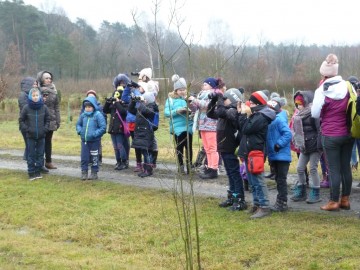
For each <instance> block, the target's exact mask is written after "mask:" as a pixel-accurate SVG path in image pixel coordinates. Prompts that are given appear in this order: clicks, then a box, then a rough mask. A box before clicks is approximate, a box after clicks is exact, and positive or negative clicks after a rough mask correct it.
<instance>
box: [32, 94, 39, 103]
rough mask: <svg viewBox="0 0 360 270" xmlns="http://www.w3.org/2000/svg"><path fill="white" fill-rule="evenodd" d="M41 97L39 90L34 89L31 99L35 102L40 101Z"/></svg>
mask: <svg viewBox="0 0 360 270" xmlns="http://www.w3.org/2000/svg"><path fill="white" fill-rule="evenodd" d="M39 99H40V93H39V91H32V92H31V100H32V101H34V102H38V101H39Z"/></svg>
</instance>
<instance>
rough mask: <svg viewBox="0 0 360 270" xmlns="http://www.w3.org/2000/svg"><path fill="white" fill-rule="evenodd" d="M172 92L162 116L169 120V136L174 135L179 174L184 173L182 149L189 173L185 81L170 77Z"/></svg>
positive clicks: (189, 127) (189, 131)
mask: <svg viewBox="0 0 360 270" xmlns="http://www.w3.org/2000/svg"><path fill="white" fill-rule="evenodd" d="M172 81H173V82H174V91H172V92H170V93H169V95H168V99H167V100H166V103H165V108H164V114H165V117H167V118H169V120H170V121H169V126H170V134H172V135H174V139H175V142H176V156H177V161H178V165H179V172H180V173H185V168H184V148H185V150H186V169H187V173H188V174H189V173H190V169H191V165H192V155H193V151H192V133H193V132H192V125H193V121H192V119H190V117H189V116H190V113H189V112H188V107H187V103H186V96H187V91H186V88H187V87H186V81H185V79H184V78H180V77H179V75H177V74H175V75H173V76H172Z"/></svg>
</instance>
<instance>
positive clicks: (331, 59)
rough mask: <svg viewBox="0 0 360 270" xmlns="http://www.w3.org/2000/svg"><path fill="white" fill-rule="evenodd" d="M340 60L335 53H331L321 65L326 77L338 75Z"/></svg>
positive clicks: (322, 73) (321, 71) (321, 70)
mask: <svg viewBox="0 0 360 270" xmlns="http://www.w3.org/2000/svg"><path fill="white" fill-rule="evenodd" d="M338 70H339V61H338V58H337V56H336V55H335V54H332V53H330V54H329V55H328V56H327V57H326V59H325V61H324V62H322V64H321V67H320V74H321V75H323V76H324V77H334V76H336V75H338Z"/></svg>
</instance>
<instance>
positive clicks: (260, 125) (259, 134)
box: [238, 105, 276, 159]
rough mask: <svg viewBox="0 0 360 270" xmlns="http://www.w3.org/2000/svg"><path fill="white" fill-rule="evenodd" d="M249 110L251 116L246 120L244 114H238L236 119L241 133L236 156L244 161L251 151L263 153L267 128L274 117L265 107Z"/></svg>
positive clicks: (270, 110)
mask: <svg viewBox="0 0 360 270" xmlns="http://www.w3.org/2000/svg"><path fill="white" fill-rule="evenodd" d="M251 110H252V114H251V115H250V116H249V117H248V118H247V116H246V114H240V115H239V119H238V125H239V130H241V131H242V137H241V141H240V146H239V151H238V155H239V157H241V158H244V159H247V156H248V154H249V152H250V151H252V150H261V151H263V152H265V150H266V149H265V142H266V134H267V130H268V126H269V124H270V123H271V121H272V120H274V119H275V116H276V115H275V112H274V110H272V109H270V108H269V107H268V106H267V105H258V106H256V107H252V108H251Z"/></svg>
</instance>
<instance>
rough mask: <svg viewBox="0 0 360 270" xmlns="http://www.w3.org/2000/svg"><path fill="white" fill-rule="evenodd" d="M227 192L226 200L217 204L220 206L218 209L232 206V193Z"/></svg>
mask: <svg viewBox="0 0 360 270" xmlns="http://www.w3.org/2000/svg"><path fill="white" fill-rule="evenodd" d="M227 192H228V194H227V199H226V200H225V201H223V202H221V203H219V206H220V207H228V206H232V205H233V203H234V200H233V193H232V192H231V191H230V190H228V191H227Z"/></svg>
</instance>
